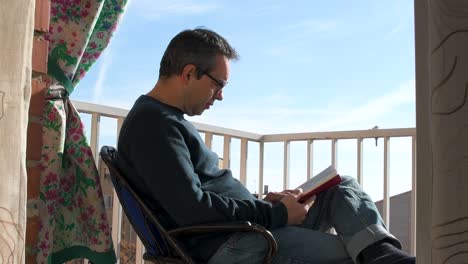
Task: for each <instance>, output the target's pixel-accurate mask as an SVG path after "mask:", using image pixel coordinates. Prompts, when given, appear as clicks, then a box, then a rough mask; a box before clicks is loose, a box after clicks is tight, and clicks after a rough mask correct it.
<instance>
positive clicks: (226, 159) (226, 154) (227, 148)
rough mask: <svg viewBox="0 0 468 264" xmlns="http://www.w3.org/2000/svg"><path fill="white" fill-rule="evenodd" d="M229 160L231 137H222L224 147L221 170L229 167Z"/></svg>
mask: <svg viewBox="0 0 468 264" xmlns="http://www.w3.org/2000/svg"><path fill="white" fill-rule="evenodd" d="M230 160H231V137H230V136H228V135H224V147H223V168H224V169H227V168H229V167H230Z"/></svg>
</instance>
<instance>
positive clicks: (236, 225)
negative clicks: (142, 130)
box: [100, 146, 278, 264]
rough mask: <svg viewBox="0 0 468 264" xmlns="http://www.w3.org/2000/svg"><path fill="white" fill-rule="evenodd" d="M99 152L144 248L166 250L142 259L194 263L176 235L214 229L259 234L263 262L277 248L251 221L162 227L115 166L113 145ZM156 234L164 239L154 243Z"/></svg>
mask: <svg viewBox="0 0 468 264" xmlns="http://www.w3.org/2000/svg"><path fill="white" fill-rule="evenodd" d="M100 156H101V158H102V160H103V162H104V163H105V164H106V166H107V167H108V169H109V172H110V177H111V179H112V183H113V184H114V189H115V190H116V193H117V196H118V197H119V201H120V203H121V205H122V208H123V210H124V212H125V214H126V215H127V217H128V219H129V221H130V224H131V225H132V226H133V227H134V229H135V231H136V233H137V235H138V237H139V238H140V239H141V241H142V243H143V245H144V246H145V248H146V249H148V248H152V246H153V247H154V246H156V247H157V248H158V251H159V252H164V251H169V254H167V255H165V256H164V255H152V254H148V253H145V254H144V255H143V259H144V260H146V261H150V262H152V263H171V264H179V263H180V264H182V263H184V264H192V263H195V261H194V260H193V259H192V258H191V257H190V255H189V254H187V252H186V251H185V250H184V248H183V247H182V246H181V244H180V242H179V241H178V239H179V238H181V237H188V236H191V235H199V234H208V233H216V232H257V233H260V234H261V235H263V237H264V238H265V240H266V241H267V243H268V252H267V254H266V256H265V258H264V262H263V263H271V261H272V258H273V256H274V254H275V253H276V251H277V248H278V246H277V243H276V241H275V239H274V237H273V236H272V234H271V233H270V232H269V231H268V230H266V229H265V228H264V227H262V226H260V225H257V224H254V223H251V222H232V223H214V224H206V225H195V226H188V227H181V228H176V229H172V230H166V229H165V228H164V227H163V225H162V224H161V222H160V221H159V220H158V217H157V216H156V214H155V212H154V211H153V210H151V209H150V208H149V207H148V205H147V204H146V203H145V202H144V201H143V200H142V199H141V198H140V196H139V195H138V193H137V192H136V191H135V190H134V188H133V187H132V186H131V185H130V184H129V183H128V181H127V179H126V178H125V176H124V174H123V173H122V171H121V170H120V168H119V166H118V151H117V150H116V149H115V148H114V147H111V146H103V147H102V148H101V151H100ZM120 188H125V189H126V190H127V191H128V192H129V193H130V196H131V198H132V199H134V200H135V201H136V203H137V204H138V207H139V210H141V213H142V214H143V215H144V218H145V219H144V223H145V230H141V229H140V228H141V227H138V226H136V224H135V222H134V220H133V219H132V216H131V215H130V213H129V208H127V207H126V206H125V203H124V200H123V197H122V194H121V189H120ZM143 231H147V232H148V233H149V234H150V236H151V238H152V239H153V241H148V240H147V239H146V238H145V236H144V235H143ZM155 233H156V234H155ZM156 235H157V236H158V237H159V236H160V237H162V238H163V241H165V242H166V243H158V240H157V239H156ZM147 251H148V250H147Z"/></svg>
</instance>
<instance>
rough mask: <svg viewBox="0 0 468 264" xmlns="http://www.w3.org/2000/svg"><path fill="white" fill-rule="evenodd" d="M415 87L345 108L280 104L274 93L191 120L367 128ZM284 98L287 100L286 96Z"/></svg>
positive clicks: (236, 125)
mask: <svg viewBox="0 0 468 264" xmlns="http://www.w3.org/2000/svg"><path fill="white" fill-rule="evenodd" d="M414 87H415V82H414V80H410V81H407V82H404V83H403V84H401V85H400V86H398V87H397V88H396V89H395V90H393V91H392V92H390V93H388V94H385V95H382V96H381V97H378V98H370V99H369V100H368V102H367V103H365V104H362V105H358V106H354V107H353V106H351V107H347V108H346V109H340V108H336V107H333V108H320V109H312V108H309V109H305V108H297V107H294V101H288V103H285V104H283V105H280V106H279V105H277V104H274V103H271V102H272V101H281V100H279V98H280V97H281V95H273V96H272V97H270V98H267V99H262V100H259V101H255V104H254V105H253V104H248V103H246V105H243V106H241V107H229V108H220V109H216V105H215V106H214V109H213V110H211V111H209V112H206V113H205V114H204V115H203V116H198V117H191V118H190V119H191V120H193V121H195V122H200V123H205V124H210V125H216V126H222V127H228V128H232V129H237V130H243V131H248V132H253V133H260V134H273V133H294V132H315V131H332V130H350V129H367V128H370V127H369V124H373V125H378V124H379V123H378V122H379V121H382V120H383V119H384V116H385V115H388V114H391V113H392V112H394V111H396V110H397V109H398V108H399V107H401V106H402V105H408V104H411V103H414V100H415V97H414ZM272 98H276V99H273V100H272ZM285 99H286V100H290V99H288V98H287V97H285ZM253 113H255V117H253ZM227 124H228V125H227ZM286 124H287V125H286Z"/></svg>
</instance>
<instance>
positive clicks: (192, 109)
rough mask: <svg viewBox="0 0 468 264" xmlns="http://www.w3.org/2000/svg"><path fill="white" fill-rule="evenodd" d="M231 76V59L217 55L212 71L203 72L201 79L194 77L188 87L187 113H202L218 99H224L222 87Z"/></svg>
mask: <svg viewBox="0 0 468 264" xmlns="http://www.w3.org/2000/svg"><path fill="white" fill-rule="evenodd" d="M228 77H229V60H228V59H227V58H226V57H224V56H222V55H219V56H217V57H216V67H215V68H214V69H213V70H212V71H210V72H203V73H202V76H201V77H200V79H196V78H194V79H193V81H192V82H191V85H190V87H188V88H189V89H188V91H187V92H188V94H187V98H186V99H187V104H186V106H187V107H186V114H187V115H189V116H194V115H201V114H202V113H203V112H204V111H205V110H206V109H209V108H210V107H211V106H212V105H213V104H214V102H215V101H216V100H219V101H221V100H223V90H222V88H223V87H224V85H225V84H226V83H227V80H228Z"/></svg>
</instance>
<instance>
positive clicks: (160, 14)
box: [132, 0, 219, 21]
mask: <svg viewBox="0 0 468 264" xmlns="http://www.w3.org/2000/svg"><path fill="white" fill-rule="evenodd" d="M132 8H135V9H137V11H138V13H139V14H140V15H141V16H142V17H143V18H145V19H146V20H149V21H154V20H160V19H162V18H164V17H173V16H186V15H200V14H205V13H209V12H212V11H214V10H216V9H218V8H219V4H216V3H199V2H196V1H192V0H156V1H153V0H139V1H134V2H133V3H132Z"/></svg>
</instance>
